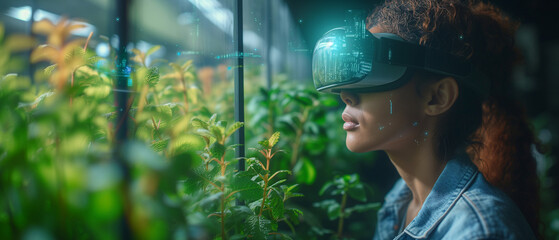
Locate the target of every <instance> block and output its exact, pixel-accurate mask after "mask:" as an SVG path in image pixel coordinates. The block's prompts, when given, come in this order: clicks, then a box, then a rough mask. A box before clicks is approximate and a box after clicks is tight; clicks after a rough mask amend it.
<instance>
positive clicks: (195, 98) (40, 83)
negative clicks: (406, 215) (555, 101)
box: [0, 20, 557, 239]
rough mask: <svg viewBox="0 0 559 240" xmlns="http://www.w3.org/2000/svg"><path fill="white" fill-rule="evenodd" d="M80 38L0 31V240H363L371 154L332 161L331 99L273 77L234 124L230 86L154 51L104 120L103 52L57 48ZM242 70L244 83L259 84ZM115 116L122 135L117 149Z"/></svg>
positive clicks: (335, 136)
mask: <svg viewBox="0 0 559 240" xmlns="http://www.w3.org/2000/svg"><path fill="white" fill-rule="evenodd" d="M81 27H83V26H82V25H79V24H73V23H71V22H70V21H68V20H61V21H60V22H59V23H57V24H53V23H51V22H48V21H41V22H38V23H36V24H35V25H34V26H33V31H34V32H35V33H36V34H38V35H40V36H42V37H41V38H40V40H39V42H41V45H37V40H34V39H31V38H29V37H27V36H15V35H14V36H4V29H3V28H2V27H1V25H0V76H1V79H0V102H2V104H1V105H0V126H1V128H2V131H0V196H2V197H1V198H0V209H2V210H1V211H0V235H1V236H2V237H3V238H7V239H57V238H72V239H84V238H85V239H119V238H127V237H132V238H141V239H170V238H172V239H369V238H371V236H372V234H373V231H372V230H371V229H372V226H374V221H375V218H374V215H375V211H374V210H375V209H376V208H378V207H379V203H376V202H378V201H380V200H381V197H382V195H383V194H384V193H385V192H386V190H387V188H389V187H390V186H389V185H390V184H391V183H390V181H387V179H385V177H386V176H385V175H382V174H378V176H377V173H378V172H379V171H381V172H382V171H384V170H382V169H381V170H375V169H374V168H372V167H371V166H372V165H371V164H374V163H375V162H376V161H375V159H377V158H381V157H383V155H382V154H378V153H368V154H354V153H350V152H348V151H347V149H346V148H345V139H344V137H341V136H344V132H343V130H342V129H341V127H340V126H341V119H340V108H339V101H338V99H337V98H336V96H329V95H322V94H318V93H317V92H316V91H315V90H314V88H312V87H309V86H306V85H301V84H297V83H295V82H294V81H288V80H287V79H284V78H285V77H284V76H281V75H279V76H275V80H276V82H275V83H274V85H273V86H271V87H270V88H261V87H254V86H248V88H247V92H246V95H247V97H246V99H247V102H246V106H247V107H246V109H247V113H246V116H247V120H246V122H245V123H240V122H234V121H232V119H233V107H234V106H233V105H232V102H233V101H232V99H233V98H234V93H233V91H232V89H233V88H232V81H231V79H228V78H227V77H220V79H217V80H216V79H207V78H206V77H204V76H202V74H201V72H200V71H198V69H196V67H195V63H193V62H192V61H190V60H187V59H185V58H180V57H179V58H177V59H176V60H172V61H171V62H170V60H167V59H153V58H152V57H151V56H152V54H153V53H155V52H157V51H159V50H160V47H159V46H155V47H152V48H151V49H149V50H147V51H145V52H143V51H141V50H139V49H131V53H130V59H131V60H132V61H131V64H130V68H129V73H130V78H129V80H128V86H129V90H130V98H129V100H128V102H127V104H126V106H127V107H126V109H117V108H116V103H115V100H114V99H115V97H114V91H115V90H114V85H115V84H114V81H115V80H114V79H115V78H116V73H115V66H114V65H115V64H114V63H113V62H112V59H116V58H115V51H114V49H111V55H110V56H109V57H107V58H102V57H99V56H97V55H95V54H94V53H93V52H92V51H90V50H89V49H88V47H87V46H88V43H89V41H90V39H82V38H73V37H71V34H70V33H71V32H72V31H74V30H76V29H79V28H81ZM90 38H91V35H90ZM29 49H31V50H32V52H31V55H30V61H31V62H33V63H36V64H38V65H37V66H45V67H44V68H41V69H38V71H37V72H36V73H34V77H33V81H32V80H31V79H30V78H29V77H27V76H20V75H18V74H15V73H17V72H21V70H22V69H21V68H22V67H24V66H27V63H25V62H24V61H23V60H21V58H20V57H21V54H19V53H20V52H22V51H26V50H29ZM247 70H248V71H247V73H246V76H245V78H246V81H247V82H250V81H255V79H258V78H260V76H259V73H258V69H249V67H248V66H247ZM118 111H126V112H128V119H127V120H128V121H129V122H130V124H129V129H128V130H129V133H130V136H129V140H128V141H127V142H126V143H124V144H123V145H117V144H116V142H115V132H116V131H117V130H118V129H119V128H120V127H122V126H123V124H122V122H117V121H116V117H117V112H118ZM242 126H244V127H245V130H246V136H247V139H246V141H247V143H246V146H245V147H246V148H247V149H248V154H247V155H248V156H247V157H246V158H244V159H236V158H235V157H234V148H235V147H236V146H235V145H234V144H233V142H232V140H231V136H232V135H233V134H234V133H235V132H236V131H237V130H238V129H239V128H240V127H242ZM280 135H281V137H280ZM117 146H121V149H116V148H117ZM116 152H119V153H122V154H121V156H124V159H123V160H124V162H119V161H117V159H116V158H117V154H115V153H116ZM363 159H366V160H365V161H364V160H363ZM241 160H242V161H245V162H246V170H245V171H238V170H237V167H236V165H237V162H238V161H241ZM379 162H383V161H379ZM385 162H386V161H385ZM122 164H125V165H126V166H127V168H128V169H130V172H126V171H123V168H122ZM363 164H368V165H367V166H366V167H362V166H363ZM359 174H361V177H360V176H359ZM375 177H378V178H375ZM372 180H375V181H385V182H387V183H386V185H387V186H370V185H367V184H366V183H365V182H371V181H372ZM301 193H303V194H301ZM552 214H554V215H552ZM552 214H549V215H546V216H547V217H549V218H550V219H546V221H549V222H552V221H557V220H554V219H557V217H556V216H557V210H556V211H555V212H552ZM350 217H351V218H350ZM552 234H553V230H551V231H550V235H552Z"/></svg>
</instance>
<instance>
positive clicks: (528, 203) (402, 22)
mask: <svg viewBox="0 0 559 240" xmlns="http://www.w3.org/2000/svg"><path fill="white" fill-rule="evenodd" d="M514 28H515V25H514V24H512V23H511V22H510V21H509V20H508V19H507V18H506V17H504V16H503V15H502V14H501V12H500V11H499V10H498V9H497V8H495V7H493V6H492V5H489V4H486V3H481V2H477V3H472V2H465V1H460V0H439V1H437V0H389V1H387V2H385V3H384V4H383V5H381V6H379V7H377V8H376V9H375V10H374V11H373V13H372V14H371V15H370V16H369V17H368V19H367V29H368V30H369V32H371V33H373V35H374V34H375V33H392V34H396V35H397V36H399V37H400V38H402V39H403V40H404V41H406V42H409V43H414V44H416V45H419V46H424V47H427V48H429V49H438V50H440V51H443V52H446V53H450V54H452V55H455V56H458V57H461V58H463V59H466V60H467V61H469V62H471V64H472V69H475V71H478V72H480V73H481V74H480V76H484V77H483V78H481V77H480V78H476V79H472V78H470V79H467V78H464V79H462V78H460V77H457V76H456V75H448V74H445V73H441V71H438V72H437V73H435V72H433V71H428V70H425V69H420V68H416V69H415V70H414V72H413V75H412V76H411V77H410V80H408V81H407V82H406V83H405V84H403V86H400V87H396V88H395V89H392V90H387V91H375V92H367V91H354V90H352V89H343V88H340V96H341V99H342V100H343V101H344V102H345V103H346V105H347V106H346V108H345V110H344V112H343V114H342V118H343V120H344V121H345V123H344V125H343V128H344V129H345V130H346V131H347V137H346V144H347V147H348V148H349V149H350V150H351V151H354V152H366V151H373V150H383V151H385V152H386V153H387V155H388V156H389V158H390V160H391V161H392V163H393V164H394V166H395V168H396V170H397V171H398V173H399V174H400V176H401V177H402V179H401V180H400V181H398V182H397V183H396V184H395V186H394V187H393V189H392V190H391V191H390V192H389V193H388V195H387V196H386V199H385V203H384V204H383V207H382V208H381V210H380V211H379V212H378V225H377V229H376V232H375V239H535V238H536V237H538V236H539V235H538V201H539V198H538V185H537V176H536V163H535V159H534V157H533V156H532V147H533V146H534V145H535V139H534V136H533V134H532V132H531V130H530V127H529V126H528V124H527V121H526V118H525V116H524V113H523V111H522V110H521V108H520V107H519V106H518V105H517V104H516V103H515V102H514V101H512V100H511V98H510V96H509V93H508V92H507V90H508V89H510V87H509V84H510V81H509V80H510V74H511V69H512V66H513V64H514V63H515V60H517V56H516V52H515V49H514V45H513V38H514ZM332 44H334V43H332ZM326 45H328V44H326ZM389 51H391V50H389ZM315 53H316V50H315ZM388 54H389V55H391V54H392V52H389V53H388ZM410 54H411V53H410ZM324 59H326V58H324ZM389 59H390V57H389ZM313 61H314V60H313ZM324 61H326V60H324ZM313 64H314V63H313ZM439 64H440V65H441V63H439ZM373 65H374V64H373ZM443 65H444V63H442V65H441V66H443ZM336 66H339V64H338V65H336ZM317 76H318V78H320V77H322V78H325V77H324V76H323V75H320V73H317ZM315 83H316V80H315ZM484 89H485V90H484ZM319 90H320V89H319ZM536 145H537V144H536Z"/></svg>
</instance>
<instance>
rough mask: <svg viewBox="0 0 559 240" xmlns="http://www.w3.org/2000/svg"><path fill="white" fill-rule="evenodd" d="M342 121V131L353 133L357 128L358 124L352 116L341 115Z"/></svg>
mask: <svg viewBox="0 0 559 240" xmlns="http://www.w3.org/2000/svg"><path fill="white" fill-rule="evenodd" d="M342 119H343V120H344V122H345V123H344V126H343V127H344V130H346V131H353V130H355V129H357V128H358V127H359V122H357V121H356V120H355V119H354V118H353V116H351V115H349V114H348V113H346V112H344V113H342Z"/></svg>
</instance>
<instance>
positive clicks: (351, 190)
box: [314, 174, 380, 239]
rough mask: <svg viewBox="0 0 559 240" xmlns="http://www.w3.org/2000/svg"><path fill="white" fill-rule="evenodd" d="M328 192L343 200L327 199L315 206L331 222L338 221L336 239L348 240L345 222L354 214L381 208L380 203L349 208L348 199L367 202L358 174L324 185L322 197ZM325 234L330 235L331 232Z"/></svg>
mask: <svg viewBox="0 0 559 240" xmlns="http://www.w3.org/2000/svg"><path fill="white" fill-rule="evenodd" d="M328 191H329V192H330V195H332V196H341V200H340V201H339V202H338V201H336V200H333V199H327V200H324V201H321V202H317V203H315V204H314V206H315V207H318V208H322V209H325V210H326V211H327V212H328V217H329V218H330V220H336V219H338V228H337V231H336V233H335V235H334V236H333V237H334V238H335V239H347V238H344V234H343V230H344V220H345V219H346V218H349V217H350V216H351V214H352V213H355V212H366V211H371V210H376V209H378V208H379V207H380V203H366V204H355V205H353V206H351V207H348V206H347V205H348V197H350V198H353V199H354V200H357V201H360V202H366V201H367V195H366V193H365V187H364V185H363V183H361V181H360V180H359V175H357V174H351V175H343V176H338V177H335V178H334V180H333V181H330V182H327V183H326V184H324V186H323V187H322V189H320V195H324V193H326V192H328ZM323 232H326V233H328V232H330V231H323Z"/></svg>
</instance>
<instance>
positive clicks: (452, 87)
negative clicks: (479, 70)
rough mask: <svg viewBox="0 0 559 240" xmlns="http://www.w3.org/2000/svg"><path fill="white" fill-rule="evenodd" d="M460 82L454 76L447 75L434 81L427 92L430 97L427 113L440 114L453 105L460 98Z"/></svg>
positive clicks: (431, 114)
mask: <svg viewBox="0 0 559 240" xmlns="http://www.w3.org/2000/svg"><path fill="white" fill-rule="evenodd" d="M458 92H459V91H458V83H457V82H456V79H454V78H453V77H445V78H443V79H441V80H439V81H436V82H434V83H433V84H431V86H429V88H428V90H427V91H426V92H425V93H426V97H428V101H427V106H426V108H425V114H427V115H428V116H438V115H440V114H443V113H445V112H446V111H448V109H450V108H451V107H452V105H453V104H454V102H456V99H457V98H458V94H459V93H458Z"/></svg>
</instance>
